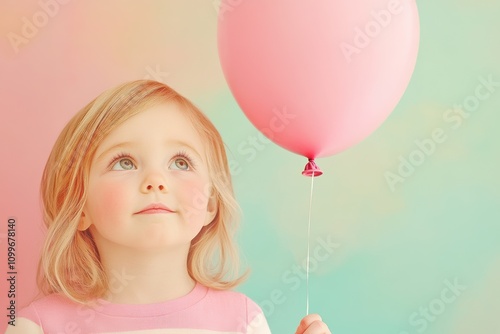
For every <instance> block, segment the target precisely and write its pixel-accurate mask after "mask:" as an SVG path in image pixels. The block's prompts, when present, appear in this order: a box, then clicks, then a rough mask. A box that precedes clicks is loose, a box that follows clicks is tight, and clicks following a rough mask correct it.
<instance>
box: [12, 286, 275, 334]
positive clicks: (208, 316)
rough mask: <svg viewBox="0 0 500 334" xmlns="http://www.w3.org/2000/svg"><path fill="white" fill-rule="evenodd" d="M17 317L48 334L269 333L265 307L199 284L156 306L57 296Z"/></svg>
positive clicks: (50, 297) (39, 303)
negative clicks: (81, 301) (82, 301)
mask: <svg viewBox="0 0 500 334" xmlns="http://www.w3.org/2000/svg"><path fill="white" fill-rule="evenodd" d="M18 317H22V318H27V319H29V320H31V321H33V322H34V323H36V324H37V325H38V326H40V327H41V329H42V330H43V333H45V334H63V333H64V334H77V333H79V334H88V333H115V334H118V333H130V334H132V333H136V334H137V333H143V334H146V333H147V334H160V333H161V334H167V333H168V334H170V333H176V334H181V333H192V334H218V333H221V334H222V333H224V334H233V333H234V334H236V333H238V334H240V333H248V334H250V333H252V334H269V333H271V331H270V330H269V327H268V324H267V321H266V319H265V317H264V314H263V313H262V310H261V308H260V307H259V306H258V305H257V304H256V303H255V302H253V301H252V300H251V299H250V298H248V297H247V296H245V295H244V294H242V293H239V292H235V291H218V290H214V289H210V288H207V287H205V286H203V285H201V284H199V283H198V284H196V286H195V288H194V289H193V290H192V291H191V292H190V293H188V294H187V295H185V296H183V297H180V298H177V299H174V300H170V301H166V302H160V303H154V304H112V303H110V302H107V301H104V300H98V302H97V304H96V306H94V307H90V306H85V305H81V304H78V303H75V302H73V301H71V300H69V299H68V298H66V297H64V296H62V295H59V294H52V295H48V296H45V297H43V298H41V299H38V300H35V301H33V302H32V303H31V304H30V305H28V306H27V307H26V308H24V309H22V310H21V311H20V312H19V314H18Z"/></svg>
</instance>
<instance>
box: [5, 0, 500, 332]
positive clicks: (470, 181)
mask: <svg viewBox="0 0 500 334" xmlns="http://www.w3.org/2000/svg"><path fill="white" fill-rule="evenodd" d="M243 1H245V0H243ZM54 3H56V4H58V5H57V6H55V5H54ZM231 3H233V4H234V8H233V9H234V10H237V9H238V8H237V4H238V3H241V2H238V1H232V2H231ZM49 4H52V5H49ZM418 7H419V13H420V20H421V40H420V50H419V57H418V60H417V65H416V68H415V72H414V74H413V77H412V79H411V82H410V84H409V86H408V88H407V91H406V93H405V95H404V96H403V98H402V100H401V101H400V103H399V104H398V106H397V108H396V109H395V110H394V111H393V113H392V114H391V115H390V116H389V118H388V119H387V121H386V122H385V123H384V124H383V125H382V126H381V127H380V128H379V129H378V130H377V131H376V132H375V133H373V134H372V135H371V136H370V137H369V138H368V139H366V140H365V141H363V142H362V143H360V144H359V145H357V146H355V147H352V148H351V149H349V150H347V151H344V152H343V153H340V154H338V155H336V156H333V157H329V158H323V159H319V160H318V161H317V162H318V164H319V165H320V166H321V168H322V170H323V171H324V173H325V174H324V175H323V176H321V177H319V178H316V179H315V182H314V189H315V191H314V201H313V212H312V232H311V233H312V236H311V247H312V248H311V249H312V250H313V252H312V254H311V255H312V259H311V261H312V262H311V265H314V266H312V267H311V270H312V273H311V276H310V305H311V309H310V311H311V312H314V313H320V314H321V315H322V316H323V319H324V321H325V322H327V323H328V325H329V326H330V328H331V329H332V331H333V332H334V333H336V334H352V333H356V334H363V333H367V334H368V333H370V334H413V333H429V334H431V333H439V334H452V333H453V334H468V333H488V334H494V333H500V320H499V316H498V315H499V314H500V301H499V300H500V285H499V284H498V282H499V281H500V242H499V241H500V240H499V239H500V212H499V211H500V178H499V177H498V172H497V171H498V170H500V157H499V147H498V146H499V140H500V132H499V131H498V129H496V127H497V126H498V124H499V123H500V62H499V60H500V38H499V32H500V20H498V17H499V16H500V2H498V1H493V0H480V1H471V0H453V1H452V0H441V1H419V2H418ZM216 8H217V1H215V2H214V1H213V0H204V1H201V0H196V1H195V0H190V1H173V0H169V1H141V2H139V1H124V0H120V1H118V0H112V1H96V0H92V1H88V0H87V1H77V0H73V1H68V0H65V1H62V0H61V1H60V3H59V2H55V0H54V1H51V0H41V1H31V0H30V1H23V2H18V1H2V2H1V3H0V36H1V39H0V55H1V62H0V85H1V87H0V112H1V114H0V143H1V144H0V145H1V146H0V147H1V151H0V157H1V159H2V161H1V163H0V180H1V183H0V189H1V193H0V208H1V214H0V240H1V241H0V268H1V274H0V282H1V285H0V296H1V307H0V309H1V310H2V311H1V314H0V319H1V323H0V324H1V328H4V327H5V324H6V319H7V318H6V316H5V314H6V313H7V312H6V307H7V306H8V304H7V303H8V299H7V291H8V287H7V285H6V283H7V282H6V272H7V268H6V263H7V255H6V249H7V244H6V235H5V233H6V229H7V220H8V218H9V217H15V219H16V220H17V231H16V232H17V234H16V236H17V249H16V252H17V254H16V255H17V263H16V269H17V272H18V275H17V279H18V282H17V306H18V307H22V306H24V305H26V304H27V303H28V302H29V301H30V300H31V298H33V296H34V295H35V294H36V289H35V283H34V282H35V279H34V278H35V268H36V264H37V261H38V259H37V257H38V254H39V249H40V247H41V240H42V238H43V228H42V222H41V214H40V204H39V197H38V190H39V180H40V177H41V173H42V170H43V167H44V164H45V161H46V158H47V156H48V154H49V152H50V149H51V148H52V145H53V143H54V141H55V139H56V137H57V135H58V134H59V132H60V130H61V129H62V127H63V126H64V124H65V123H66V122H67V121H68V120H69V118H70V117H71V116H72V115H73V114H74V113H76V112H77V111H78V110H79V109H80V108H81V107H82V106H83V105H84V104H86V103H87V102H88V101H90V100H91V99H92V98H93V97H95V96H96V95H97V94H98V93H100V92H101V91H102V90H104V89H106V88H108V87H110V86H114V85H115V84H118V83H120V82H123V81H126V80H132V79H139V78H146V77H149V78H152V79H156V80H159V81H163V82H165V83H167V84H169V85H171V86H172V87H174V88H175V89H176V90H178V91H179V92H180V93H182V94H184V95H186V96H187V97H188V98H190V99H191V100H192V101H194V102H195V103H196V104H197V105H198V106H199V107H201V109H203V110H204V111H205V112H206V113H207V114H208V115H209V117H210V118H211V119H212V120H213V122H214V123H215V124H216V126H217V127H218V129H219V130H220V132H221V134H222V136H223V137H224V139H225V142H226V144H227V147H228V152H229V156H230V159H231V161H232V164H233V167H234V168H233V171H234V173H233V177H234V182H235V187H236V192H237V196H238V199H239V202H240V204H241V206H242V209H243V213H244V219H243V222H242V228H241V230H240V233H239V241H240V245H241V250H242V255H243V258H244V260H245V261H246V263H247V264H248V266H250V267H251V268H252V275H251V278H250V279H249V280H248V281H247V282H246V283H245V284H244V285H242V286H241V287H240V288H239V290H240V291H243V292H245V293H246V294H248V295H249V296H250V297H251V298H252V299H254V300H255V301H256V302H258V303H259V304H260V305H261V307H262V308H263V309H264V311H265V312H266V315H267V318H268V322H269V324H270V327H271V329H272V330H273V332H274V333H293V332H294V330H295V327H296V326H297V324H298V322H299V320H300V319H301V318H302V317H303V316H304V313H305V296H306V284H305V279H304V278H303V277H304V276H303V275H304V274H303V269H301V267H302V264H303V262H304V259H305V256H306V238H305V235H306V232H307V212H308V211H307V210H308V201H309V188H310V181H311V180H310V179H309V178H305V177H303V176H302V175H301V174H300V172H301V170H302V168H303V165H304V164H305V159H304V158H303V157H300V156H297V155H294V154H292V153H289V152H287V151H285V150H283V149H282V148H280V147H278V146H276V145H274V144H272V143H258V145H255V144H252V143H254V142H255V141H254V139H252V138H255V137H256V136H257V133H258V132H257V130H256V129H255V128H253V127H252V125H251V124H250V122H249V121H248V120H247V119H246V118H245V116H244V115H243V113H242V112H241V111H240V110H239V108H238V106H237V104H236V102H235V101H234V99H233V98H232V96H231V93H230V91H229V89H228V87H227V85H226V83H225V80H224V77H223V75H222V71H221V68H220V64H219V60H218V54H217V46H216V45H217V43H216V28H217V10H216ZM41 11H44V12H48V13H49V14H50V15H45V16H44V15H43V14H40V12H41ZM44 17H45V18H46V20H44ZM34 20H38V21H36V22H38V25H39V27H38V28H36V29H35V30H33V29H32V30H29V29H28V28H23V27H24V26H26V25H27V23H26V22H27V21H29V22H34ZM23 29H27V30H25V31H24V33H25V35H26V36H29V37H28V38H26V39H25V40H23V42H22V43H20V44H19V45H17V46H16V45H14V46H13V44H12V43H11V42H10V40H9V36H11V37H12V36H13V35H12V34H17V35H21V36H22V34H23ZM375 42H376V40H375ZM14 44H15V43H14ZM311 56H313V55H311ZM263 80H265V78H263ZM488 81H490V84H488V85H485V84H484V82H488ZM380 84H381V85H383V84H384V83H383V82H381V83H380ZM481 85H482V88H480V92H482V93H489V94H488V96H487V97H485V95H484V94H483V95H481V96H483V97H484V98H483V99H481V100H479V99H477V98H476V99H475V100H474V97H475V96H476V95H477V92H478V91H477V87H478V86H481ZM360 98H363V97H362V96H360ZM476 100H477V101H478V104H476V105H473V106H471V104H470V103H473V102H474V101H476ZM468 103H469V104H468ZM455 105H463V106H468V107H467V108H469V109H471V110H472V109H473V111H470V112H469V111H465V112H466V113H464V115H467V116H459V115H460V114H459V113H455V112H454V111H453V108H454V106H455ZM449 109H452V111H449ZM451 116H453V117H454V118H450V117H451ZM439 129H441V130H439ZM436 130H437V131H441V134H442V135H441V137H440V138H441V142H439V143H436V142H434V149H433V150H431V149H429V150H428V151H429V152H431V153H429V154H425V153H420V155H419V153H416V152H417V151H419V150H420V151H421V149H420V148H419V146H418V145H417V143H416V142H427V143H428V141H429V140H430V139H431V138H432V134H433V132H434V131H436ZM410 157H413V158H415V159H416V157H423V159H420V160H418V163H417V164H414V165H413V166H412V167H413V170H410V171H407V174H406V176H405V177H404V178H403V180H404V182H400V183H397V184H395V185H394V186H393V187H391V186H390V185H389V183H388V182H387V180H386V174H387V173H388V172H391V173H394V174H397V173H398V169H399V168H401V167H400V164H402V162H401V161H402V160H404V159H406V160H408V159H410ZM450 287H451V288H450Z"/></svg>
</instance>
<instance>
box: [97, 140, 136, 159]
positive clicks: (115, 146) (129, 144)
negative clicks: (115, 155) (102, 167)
mask: <svg viewBox="0 0 500 334" xmlns="http://www.w3.org/2000/svg"><path fill="white" fill-rule="evenodd" d="M131 145H133V143H132V142H130V141H126V142H122V143H118V144H116V145H113V146H111V147H109V148H107V149H106V150H104V151H103V152H102V153H101V154H99V156H98V157H97V158H96V161H100V160H101V159H102V158H103V157H104V156H106V154H108V152H110V151H112V150H114V149H117V148H121V147H127V146H131Z"/></svg>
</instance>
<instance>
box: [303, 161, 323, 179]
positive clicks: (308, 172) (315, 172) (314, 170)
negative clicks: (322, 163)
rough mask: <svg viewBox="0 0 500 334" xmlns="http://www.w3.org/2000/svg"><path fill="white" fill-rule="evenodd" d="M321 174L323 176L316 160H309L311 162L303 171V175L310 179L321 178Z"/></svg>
mask: <svg viewBox="0 0 500 334" xmlns="http://www.w3.org/2000/svg"><path fill="white" fill-rule="evenodd" d="M321 174H323V172H322V171H321V169H320V168H319V167H318V165H316V163H315V162H314V159H309V162H308V163H307V164H306V166H305V167H304V170H303V171H302V175H304V176H310V177H316V176H320V175H321Z"/></svg>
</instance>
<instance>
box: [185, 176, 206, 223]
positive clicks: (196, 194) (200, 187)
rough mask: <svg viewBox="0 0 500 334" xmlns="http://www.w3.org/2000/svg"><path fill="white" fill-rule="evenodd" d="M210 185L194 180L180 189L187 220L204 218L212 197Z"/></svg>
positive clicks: (187, 182)
mask: <svg viewBox="0 0 500 334" xmlns="http://www.w3.org/2000/svg"><path fill="white" fill-rule="evenodd" d="M209 185H210V184H209V182H204V181H201V180H192V181H186V182H184V184H183V186H181V187H180V189H181V191H180V193H179V200H181V201H182V204H181V205H182V207H183V208H184V211H185V213H186V215H187V218H189V219H192V218H194V217H204V215H205V214H206V212H207V205H208V199H209V196H210V187H209Z"/></svg>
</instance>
